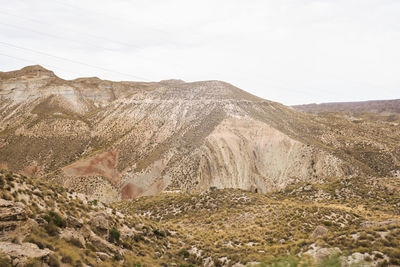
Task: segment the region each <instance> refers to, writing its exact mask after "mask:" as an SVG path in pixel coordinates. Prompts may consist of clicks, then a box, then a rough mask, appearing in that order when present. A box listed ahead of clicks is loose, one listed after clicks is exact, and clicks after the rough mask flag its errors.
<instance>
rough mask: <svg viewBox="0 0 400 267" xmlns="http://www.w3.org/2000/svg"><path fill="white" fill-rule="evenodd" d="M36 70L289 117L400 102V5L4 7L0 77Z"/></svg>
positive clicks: (263, 2) (107, 2) (225, 0)
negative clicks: (214, 86)
mask: <svg viewBox="0 0 400 267" xmlns="http://www.w3.org/2000/svg"><path fill="white" fill-rule="evenodd" d="M33 64H40V65H42V66H44V67H45V68H48V69H50V70H53V71H54V72H55V73H56V74H57V75H58V76H59V77H61V78H64V79H74V78H78V77H92V76H96V77H99V78H101V79H108V80H115V81H120V80H135V81H138V80H141V81H160V80H164V79H183V80H185V81H187V82H190V81H200V80H222V81H226V82H229V83H231V84H233V85H235V86H237V87H239V88H241V89H243V90H246V91H248V92H250V93H252V94H255V95H257V96H260V97H262V98H265V99H269V100H273V101H277V102H281V103H283V104H286V105H294V104H306V103H322V102H341V101H361V100H373V99H394V98H400V1H398V0H357V1H355V0H343V1H342V0H291V1H289V0H279V1H277V0H218V1H216V0H201V1H200V0H197V1H194V0H146V1H138V0H79V1H78V0H12V1H10V0H0V71H10V70H15V69H20V68H22V67H24V66H26V65H33Z"/></svg>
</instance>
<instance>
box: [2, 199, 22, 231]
mask: <svg viewBox="0 0 400 267" xmlns="http://www.w3.org/2000/svg"><path fill="white" fill-rule="evenodd" d="M27 219H28V215H27V210H26V208H25V205H24V204H22V203H20V202H14V201H8V200H4V199H0V235H2V234H5V233H7V232H10V231H14V230H15V229H16V228H17V227H18V226H19V225H21V223H22V222H25V221H26V220H27Z"/></svg>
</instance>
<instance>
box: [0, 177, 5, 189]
mask: <svg viewBox="0 0 400 267" xmlns="http://www.w3.org/2000/svg"><path fill="white" fill-rule="evenodd" d="M5 184H6V181H5V180H4V177H3V176H0V188H3V187H4V185H5Z"/></svg>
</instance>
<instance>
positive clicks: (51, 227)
mask: <svg viewBox="0 0 400 267" xmlns="http://www.w3.org/2000/svg"><path fill="white" fill-rule="evenodd" d="M44 229H45V230H46V232H47V233H48V234H49V235H51V236H55V235H57V234H58V228H57V226H56V225H55V224H54V222H52V221H50V222H48V223H47V225H45V227H44Z"/></svg>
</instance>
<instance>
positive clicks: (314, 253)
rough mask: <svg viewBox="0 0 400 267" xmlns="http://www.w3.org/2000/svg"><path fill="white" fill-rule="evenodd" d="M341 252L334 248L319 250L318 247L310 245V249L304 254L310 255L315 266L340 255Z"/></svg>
mask: <svg viewBox="0 0 400 267" xmlns="http://www.w3.org/2000/svg"><path fill="white" fill-rule="evenodd" d="M341 253H342V251H341V250H340V249H339V248H337V247H335V248H320V247H318V246H315V244H312V245H311V246H310V249H309V250H308V251H307V252H305V253H304V254H306V255H310V256H311V257H313V258H314V260H315V262H316V263H317V264H320V263H321V262H322V261H323V260H324V259H326V258H329V257H331V256H334V255H339V254H341Z"/></svg>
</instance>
